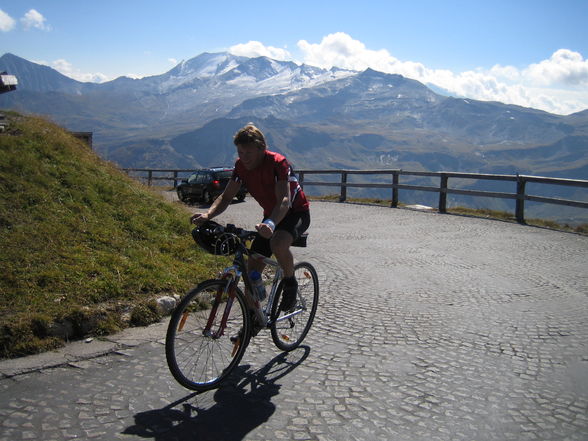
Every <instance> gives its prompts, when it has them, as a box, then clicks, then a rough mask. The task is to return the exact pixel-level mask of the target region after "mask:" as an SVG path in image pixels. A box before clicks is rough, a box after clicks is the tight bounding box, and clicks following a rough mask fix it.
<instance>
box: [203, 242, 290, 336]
mask: <svg viewBox="0 0 588 441" xmlns="http://www.w3.org/2000/svg"><path fill="white" fill-rule="evenodd" d="M245 256H247V257H248V259H255V260H258V261H260V262H263V263H264V264H265V265H269V266H271V267H273V268H274V270H275V274H274V278H273V281H272V286H271V290H270V292H269V294H268V301H267V304H266V305H265V307H264V308H263V314H265V316H266V322H267V325H271V324H272V322H271V318H270V317H269V314H270V311H271V310H272V306H273V303H274V300H275V298H276V294H277V292H278V286H279V284H280V281H281V280H282V275H283V270H282V268H281V267H280V265H279V264H278V262H277V261H276V260H273V259H271V258H269V257H266V256H263V255H261V254H258V253H252V252H251V251H250V250H249V249H248V248H247V247H246V246H245V245H243V244H242V243H239V245H238V247H237V251H236V252H235V257H234V259H233V265H231V266H230V267H227V268H225V269H224V270H223V271H222V272H221V274H220V278H221V279H226V281H227V283H226V285H225V286H224V288H223V289H222V290H220V289H219V292H217V294H216V297H215V300H214V303H213V306H212V308H211V310H210V315H209V317H208V322H207V324H206V327H205V329H204V331H203V333H204V335H206V336H208V337H212V338H215V339H216V338H220V337H222V336H223V335H224V331H225V329H226V326H227V320H228V317H229V313H230V311H231V307H232V304H233V301H234V300H235V292H236V289H237V285H238V283H239V281H240V280H241V278H242V279H243V282H244V284H245V288H246V289H245V299H246V301H247V307H248V308H249V309H250V310H252V311H255V310H256V309H257V305H256V300H255V299H254V298H253V297H252V294H251V293H252V292H253V290H252V288H251V281H250V279H249V274H248V273H247V264H246V261H245ZM224 295H226V296H227V306H226V308H225V310H224V313H223V317H222V319H221V322H220V324H219V328H218V329H217V330H216V331H215V332H213V331H212V324H213V323H214V320H215V318H216V314H217V310H218V306H219V305H220V303H221V302H222V298H223V296H224ZM299 313H300V311H294V312H292V313H290V314H287V315H284V316H282V317H280V318H279V319H277V320H276V322H278V321H282V320H287V319H289V318H290V317H293V316H295V315H297V314H299Z"/></svg>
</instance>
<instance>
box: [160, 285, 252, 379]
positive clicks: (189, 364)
mask: <svg viewBox="0 0 588 441" xmlns="http://www.w3.org/2000/svg"><path fill="white" fill-rule="evenodd" d="M225 283H226V282H223V281H209V282H205V283H203V284H201V285H200V286H199V287H197V288H196V289H195V290H193V291H191V292H190V293H188V294H187V295H186V297H185V299H183V300H182V302H181V303H180V305H178V308H177V310H176V311H174V313H173V314H172V318H171V320H170V326H169V327H168V335H167V338H166V356H167V359H168V365H169V367H170V371H171V372H172V374H173V375H174V377H175V378H176V380H178V382H180V384H182V385H183V386H185V387H188V388H190V389H195V390H205V389H209V388H211V387H214V386H216V385H217V384H218V383H219V382H220V381H221V380H222V379H223V378H224V377H226V376H227V375H228V374H229V373H230V371H231V370H232V369H233V367H235V366H236V365H237V364H238V362H239V360H240V359H241V357H242V356H243V352H244V350H245V347H246V341H244V340H243V339H241V341H240V342H239V344H238V345H235V344H234V343H233V342H232V341H231V339H230V337H231V336H232V335H234V334H235V333H236V332H237V331H238V330H239V329H240V328H245V327H248V324H246V323H245V321H246V319H247V318H246V314H245V310H246V307H245V303H244V300H243V298H242V295H243V294H242V293H241V292H240V291H239V294H237V295H236V296H235V299H234V301H233V302H227V301H226V300H224V301H221V302H220V303H219V304H217V305H216V309H215V310H214V312H213V310H212V309H211V307H212V302H211V299H214V298H215V297H216V295H217V293H219V292H220V293H222V292H224V291H223V288H224V285H225ZM203 305H204V309H202V308H203ZM228 308H230V309H228ZM247 329H248V328H247Z"/></svg>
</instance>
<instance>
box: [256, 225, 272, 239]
mask: <svg viewBox="0 0 588 441" xmlns="http://www.w3.org/2000/svg"><path fill="white" fill-rule="evenodd" d="M255 229H256V230H257V232H258V233H259V235H260V236H261V237H263V238H265V239H271V237H272V235H273V234H274V230H273V229H272V227H271V226H269V225H267V224H265V223H262V224H257V225H256V226H255Z"/></svg>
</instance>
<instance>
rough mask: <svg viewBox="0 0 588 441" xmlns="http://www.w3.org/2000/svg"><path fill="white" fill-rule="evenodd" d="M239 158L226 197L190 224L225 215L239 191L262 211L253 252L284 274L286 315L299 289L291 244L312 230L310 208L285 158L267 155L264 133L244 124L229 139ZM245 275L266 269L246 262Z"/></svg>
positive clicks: (197, 223) (198, 223)
mask: <svg viewBox="0 0 588 441" xmlns="http://www.w3.org/2000/svg"><path fill="white" fill-rule="evenodd" d="M233 143H234V144H235V146H236V147H237V154H238V156H239V158H238V159H237V161H236V162H235V169H234V171H233V175H232V177H231V180H230V181H229V183H228V184H227V186H226V187H225V190H224V192H223V193H222V194H221V195H220V196H219V197H218V198H217V199H216V200H215V201H214V202H213V203H212V205H211V206H210V208H209V209H208V211H207V212H206V213H196V214H194V215H193V216H192V217H191V218H190V221H191V222H192V223H194V224H196V225H201V224H203V223H204V222H206V221H208V220H210V219H212V218H214V217H216V216H218V215H219V214H221V213H222V212H224V211H225V210H226V209H227V208H228V207H229V205H230V204H231V202H232V201H233V198H234V197H235V196H236V195H237V193H238V191H239V189H240V188H241V185H243V184H244V185H245V186H246V187H247V191H248V192H249V194H251V196H253V198H254V199H255V200H256V201H257V202H258V203H259V205H260V206H261V207H262V208H263V221H262V222H261V223H259V224H257V225H256V226H255V229H256V230H257V232H258V233H259V236H258V237H257V238H256V239H255V240H254V241H253V244H252V245H251V250H252V251H254V252H256V253H259V254H262V255H264V256H266V257H271V255H272V253H273V254H274V255H275V256H276V259H277V261H278V263H279V264H280V266H281V267H282V270H283V271H284V279H283V286H284V288H283V295H282V302H281V304H280V309H281V310H282V311H290V310H291V309H293V308H294V307H295V306H296V292H297V289H298V283H297V281H296V278H295V277H294V257H293V255H292V252H291V251H290V246H291V245H292V243H293V242H294V241H295V240H296V239H297V238H298V237H299V236H300V235H301V234H302V233H304V232H305V231H306V230H307V229H308V227H309V225H310V211H309V203H308V200H307V199H306V196H305V194H304V192H303V191H302V188H301V187H300V184H299V183H298V180H297V179H296V176H295V175H294V173H293V170H292V167H291V166H290V164H289V162H288V160H287V159H286V157H284V156H283V155H281V154H279V153H275V152H271V151H269V150H268V149H267V144H266V142H265V137H264V136H263V133H262V132H261V131H260V130H259V129H258V128H257V127H255V126H254V125H252V124H248V125H246V126H245V127H243V128H242V129H241V130H239V131H238V132H237V134H236V135H235V137H234V139H233ZM247 266H248V268H247V270H248V271H249V272H251V271H254V270H255V271H258V272H260V273H261V272H262V271H263V268H264V266H265V264H264V263H263V262H260V261H258V260H256V259H249V261H248V262H247Z"/></svg>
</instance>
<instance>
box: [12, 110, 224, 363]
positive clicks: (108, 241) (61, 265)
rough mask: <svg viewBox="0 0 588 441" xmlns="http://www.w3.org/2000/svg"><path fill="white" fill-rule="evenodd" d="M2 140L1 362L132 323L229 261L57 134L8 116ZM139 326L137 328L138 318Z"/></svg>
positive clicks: (170, 212) (154, 200)
mask: <svg viewBox="0 0 588 441" xmlns="http://www.w3.org/2000/svg"><path fill="white" fill-rule="evenodd" d="M8 117H9V120H10V125H9V128H8V130H7V131H6V132H5V133H3V134H0V357H13V356H19V355H25V354H30V353H35V352H39V351H42V350H47V349H51V348H54V347H57V346H60V345H62V344H63V341H62V339H60V338H57V337H55V336H52V327H54V325H55V324H56V323H63V322H65V321H67V322H69V323H73V332H72V335H71V337H72V338H79V337H82V336H85V335H104V334H108V333H111V332H114V331H116V330H119V329H121V328H123V327H125V326H128V325H129V320H124V319H122V318H121V317H122V313H123V312H124V311H128V310H129V308H130V307H131V305H137V304H141V303H143V304H145V305H147V308H148V309H149V305H151V303H150V302H152V300H153V298H154V297H155V296H157V295H161V294H182V293H184V292H185V291H186V290H187V289H188V288H189V287H190V286H192V285H194V284H196V283H197V282H198V281H200V280H202V279H204V278H208V277H210V276H211V275H213V274H214V273H216V271H218V269H219V268H220V267H221V266H223V265H224V264H225V263H226V262H225V261H224V260H223V259H219V258H216V257H214V256H210V255H208V254H205V253H204V252H202V251H200V250H199V249H197V247H196V246H195V244H194V242H193V240H192V238H191V235H190V229H191V228H190V225H189V223H188V217H189V214H188V213H187V212H186V211H185V210H184V209H183V208H182V207H180V206H177V205H174V204H170V203H168V202H166V201H164V200H163V198H162V197H161V196H159V195H158V194H156V193H155V192H152V191H150V190H149V189H148V188H147V187H145V186H143V185H141V184H139V183H137V182H136V181H134V180H132V179H131V178H129V177H127V176H126V175H125V174H124V173H123V172H121V171H119V170H118V169H117V168H116V167H115V166H114V165H112V164H109V163H107V162H105V161H103V160H101V159H100V158H99V157H98V156H97V155H96V154H95V153H94V152H93V151H91V150H90V149H89V148H88V147H87V146H85V145H84V144H83V143H81V142H80V141H78V140H76V139H75V138H74V137H72V136H71V135H70V134H69V133H67V132H66V131H64V130H63V129H61V128H60V127H58V126H56V125H54V124H52V123H50V122H48V121H46V120H43V119H40V118H36V117H22V116H19V115H17V114H14V113H9V114H8ZM136 322H137V323H139V322H140V323H143V322H142V321H141V320H138V319H137V320H136Z"/></svg>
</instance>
